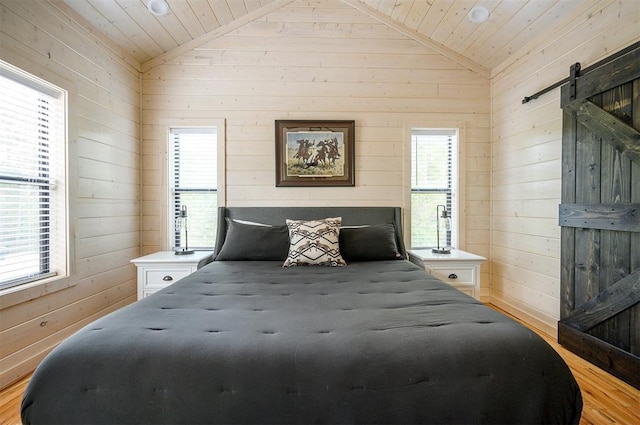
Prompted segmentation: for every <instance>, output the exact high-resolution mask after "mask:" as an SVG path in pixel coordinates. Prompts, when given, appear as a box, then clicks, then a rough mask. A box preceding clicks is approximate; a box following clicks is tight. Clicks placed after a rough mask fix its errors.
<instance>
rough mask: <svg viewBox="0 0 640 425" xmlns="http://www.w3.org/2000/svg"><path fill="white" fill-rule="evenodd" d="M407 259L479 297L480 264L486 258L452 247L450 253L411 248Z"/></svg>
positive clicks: (467, 292) (463, 290)
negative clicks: (436, 252)
mask: <svg viewBox="0 0 640 425" xmlns="http://www.w3.org/2000/svg"><path fill="white" fill-rule="evenodd" d="M409 260H411V262H412V263H414V264H417V265H419V266H420V267H424V269H425V270H426V271H428V272H429V273H431V274H432V275H434V276H436V277H437V278H438V279H440V280H442V281H444V282H445V283H448V284H449V285H451V286H453V287H455V288H457V289H458V290H460V291H462V292H464V293H465V294H469V295H471V296H472V297H474V298H476V299H478V300H479V299H480V265H481V264H482V262H483V261H485V260H486V258H484V257H481V256H479V255H475V254H471V253H469V252H465V251H460V250H457V249H452V250H451V254H435V253H433V252H431V250H430V249H412V250H409Z"/></svg>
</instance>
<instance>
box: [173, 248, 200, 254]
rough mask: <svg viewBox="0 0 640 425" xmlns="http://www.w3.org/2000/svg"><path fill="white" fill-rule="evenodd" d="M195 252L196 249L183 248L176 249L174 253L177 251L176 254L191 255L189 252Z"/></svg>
mask: <svg viewBox="0 0 640 425" xmlns="http://www.w3.org/2000/svg"><path fill="white" fill-rule="evenodd" d="M194 252H195V251H194V250H193V249H185V248H182V249H176V250H175V251H174V253H175V254H176V255H189V254H193V253H194Z"/></svg>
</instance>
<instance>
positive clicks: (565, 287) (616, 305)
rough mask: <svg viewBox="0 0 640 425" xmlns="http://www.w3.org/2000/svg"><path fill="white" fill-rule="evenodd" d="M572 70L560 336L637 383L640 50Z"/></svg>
mask: <svg viewBox="0 0 640 425" xmlns="http://www.w3.org/2000/svg"><path fill="white" fill-rule="evenodd" d="M571 75H572V77H571V80H570V82H569V83H567V84H565V85H564V86H563V87H562V109H563V124H562V125H563V136H562V150H563V152H562V155H563V174H562V204H561V205H560V211H559V219H560V225H561V226H562V244H561V246H562V259H561V262H562V274H561V291H562V293H561V296H560V299H561V312H560V317H561V320H560V322H559V324H558V341H559V342H560V343H561V344H562V345H564V346H565V347H566V348H568V349H569V350H571V351H573V352H575V353H576V354H578V355H580V356H581V357H584V358H585V359H587V360H589V361H590V362H592V363H594V364H596V365H598V366H600V367H601V368H603V369H605V370H607V371H609V372H610V373H612V374H614V375H616V376H618V377H620V378H621V379H623V380H625V381H627V382H628V383H630V384H631V385H633V386H635V387H636V388H640V304H639V301H640V132H639V131H638V130H639V129H640V49H635V50H632V51H631V52H628V53H626V54H624V55H622V56H620V57H618V58H616V59H615V60H613V61H611V62H608V63H606V64H604V65H601V66H599V67H598V68H595V69H593V70H591V71H589V72H588V73H584V75H581V74H580V68H579V64H576V65H574V66H573V67H572V69H571Z"/></svg>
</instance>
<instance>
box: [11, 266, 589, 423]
mask: <svg viewBox="0 0 640 425" xmlns="http://www.w3.org/2000/svg"><path fill="white" fill-rule="evenodd" d="M280 265H281V263H280V262H233V261H231V262H213V263H211V264H209V265H207V266H206V267H204V268H202V269H200V270H199V271H198V272H196V273H194V274H192V275H191V276H188V277H187V278H184V279H183V280H181V281H179V282H177V283H175V284H174V285H172V286H170V287H168V288H166V289H164V290H162V291H160V292H159V293H157V294H155V295H153V296H150V297H148V298H145V299H144V300H141V301H139V302H137V303H135V304H133V305H131V306H128V307H126V308H124V309H122V310H120V311H117V312H115V313H113V314H111V315H109V316H107V317H104V318H102V319H100V320H98V321H96V322H94V323H93V324H91V325H89V326H87V327H85V328H84V329H82V330H81V331H79V332H78V333H77V334H75V335H73V336H72V337H70V338H69V339H67V340H66V341H65V342H63V343H62V344H61V345H60V346H58V347H57V348H56V349H55V350H54V351H53V352H52V353H51V354H50V355H49V356H48V357H47V358H46V359H45V360H44V361H43V362H42V363H41V365H40V366H39V367H38V369H37V371H36V373H35V374H34V376H33V379H32V380H31V382H30V383H29V386H28V388H27V390H26V393H25V396H24V399H23V405H22V418H23V421H24V423H33V424H37V423H65V424H72V423H91V424H100V423H105V424H106V423H110V424H115V423H118V424H124V423H149V424H151V423H153V424H159V423H172V424H177V423H189V424H195V423H439V424H442V423H465V424H471V423H473V424H479V423H501V424H506V423H530V424H533V423H536V424H541V423H557V424H569V423H576V424H577V423H578V421H579V418H580V412H581V407H582V401H581V396H580V391H579V389H578V386H577V384H576V382H575V380H574V378H573V376H572V375H571V373H570V371H569V369H568V368H567V366H566V364H565V363H564V362H563V361H562V359H561V358H560V357H559V356H558V355H557V354H556V352H555V351H554V350H553V349H552V348H551V347H550V346H549V345H548V344H546V343H545V342H544V341H543V340H542V339H541V338H539V337H538V336H537V335H536V334H535V333H534V332H532V331H530V330H528V329H526V328H525V327H523V326H521V325H519V324H518V323H516V322H514V321H512V320H510V319H508V318H506V317H504V316H503V315H501V314H500V313H498V312H496V311H494V310H492V309H490V308H487V307H485V306H483V305H482V304H480V303H479V302H477V301H475V300H474V299H472V298H470V297H468V296H466V295H464V294H462V293H460V292H458V291H456V290H455V289H452V288H450V287H448V286H447V285H445V284H444V283H442V282H440V281H439V280H437V279H435V278H433V277H431V276H430V275H428V274H426V273H425V272H424V271H422V270H420V269H419V268H418V267H416V266H414V265H413V264H411V263H409V262H408V261H404V260H400V261H378V262H367V263H353V264H350V265H348V266H347V267H336V268H332V267H296V268H287V269H285V268H282V267H280Z"/></svg>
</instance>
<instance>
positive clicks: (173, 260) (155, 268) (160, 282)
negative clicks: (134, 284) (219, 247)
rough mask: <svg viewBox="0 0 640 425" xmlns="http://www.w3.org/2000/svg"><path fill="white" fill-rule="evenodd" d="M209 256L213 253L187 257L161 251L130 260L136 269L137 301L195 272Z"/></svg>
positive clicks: (202, 252) (200, 253) (206, 252)
mask: <svg viewBox="0 0 640 425" xmlns="http://www.w3.org/2000/svg"><path fill="white" fill-rule="evenodd" d="M211 254H213V251H196V252H195V253H193V254H189V255H176V254H174V252H173V251H161V252H156V253H153V254H149V255H145V256H144V257H140V258H135V259H133V260H131V262H132V263H133V264H135V265H136V267H138V299H142V298H144V297H146V296H147V295H151V294H153V293H154V292H156V291H158V290H160V289H162V288H164V287H166V286H169V285H171V284H172V283H174V282H176V281H178V280H180V279H182V278H183V277H185V276H188V275H190V274H191V273H193V272H195V271H196V270H197V269H198V264H199V263H200V262H201V261H203V260H205V259H206V258H207V257H208V256H210V255H211Z"/></svg>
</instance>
